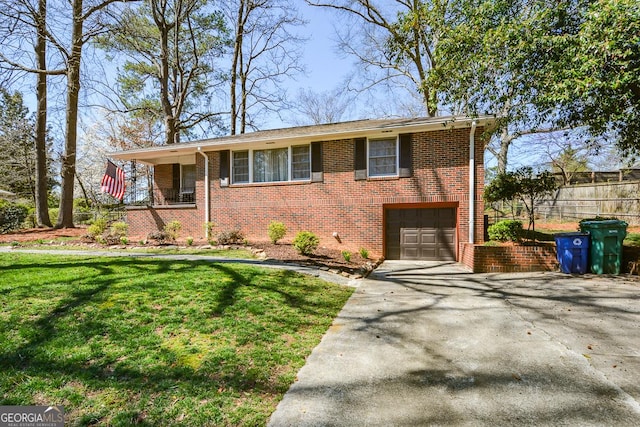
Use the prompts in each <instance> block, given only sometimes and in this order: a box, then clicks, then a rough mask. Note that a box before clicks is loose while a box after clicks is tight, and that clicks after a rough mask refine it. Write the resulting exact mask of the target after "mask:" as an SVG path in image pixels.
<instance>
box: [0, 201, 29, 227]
mask: <svg viewBox="0 0 640 427" xmlns="http://www.w3.org/2000/svg"><path fill="white" fill-rule="evenodd" d="M28 215H29V208H28V207H27V206H24V205H19V204H17V203H11V202H7V201H4V200H0V233H8V232H10V231H13V230H17V229H18V228H20V226H21V225H22V223H23V222H24V220H25V219H26V218H27V216H28Z"/></svg>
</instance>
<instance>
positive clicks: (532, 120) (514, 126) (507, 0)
mask: <svg viewBox="0 0 640 427" xmlns="http://www.w3.org/2000/svg"><path fill="white" fill-rule="evenodd" d="M566 3H567V2H564V3H563V2H556V3H555V5H554V4H552V3H550V2H546V1H544V0H515V1H514V0H459V1H458V2H457V9H458V16H459V20H458V21H457V22H456V23H455V25H451V26H449V27H448V28H447V30H446V31H443V35H442V38H441V39H440V43H439V49H438V51H437V52H436V60H437V62H438V63H439V65H440V66H439V67H438V69H437V70H435V72H434V73H432V75H431V84H432V86H433V87H436V88H437V89H438V92H439V94H440V102H441V103H443V104H445V105H458V108H460V110H462V111H464V112H466V113H467V114H469V115H478V114H495V115H497V116H498V120H497V127H496V131H495V137H494V138H493V139H492V142H491V143H490V144H489V145H488V146H487V149H488V150H489V152H491V153H492V154H493V155H494V157H495V158H496V159H497V162H498V167H497V171H498V173H505V172H506V170H507V166H508V155H509V149H510V147H511V145H512V144H513V142H514V141H515V140H517V139H518V138H521V137H522V136H525V135H531V134H535V133H541V132H552V131H555V130H557V129H558V127H557V126H556V125H553V124H552V123H551V121H552V120H551V115H552V111H550V110H549V109H547V108H542V109H541V108H539V107H538V104H537V97H538V96H539V91H540V90H544V88H539V89H536V87H537V86H536V82H535V81H533V80H532V78H531V75H532V73H533V72H535V68H536V67H537V64H536V61H535V60H534V56H535V55H534V52H535V50H536V46H539V45H540V44H542V43H544V41H545V40H546V37H548V35H549V34H551V33H552V32H553V31H554V27H555V19H554V17H556V16H557V15H558V14H559V13H561V12H562V11H565V12H566V11H567V7H568V5H567V4H566Z"/></svg>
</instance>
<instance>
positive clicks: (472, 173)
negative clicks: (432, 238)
mask: <svg viewBox="0 0 640 427" xmlns="http://www.w3.org/2000/svg"><path fill="white" fill-rule="evenodd" d="M476 126H477V122H476V121H475V120H474V121H472V122H471V133H470V134H469V243H475V237H474V235H475V232H476V227H475V224H476V222H475V217H476Z"/></svg>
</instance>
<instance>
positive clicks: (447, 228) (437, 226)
mask: <svg viewBox="0 0 640 427" xmlns="http://www.w3.org/2000/svg"><path fill="white" fill-rule="evenodd" d="M456 236H457V232H456V209H455V208H433V209H432V208H416V209H388V210H387V211H386V236H385V238H386V256H387V258H388V259H406V260H455V259H456Z"/></svg>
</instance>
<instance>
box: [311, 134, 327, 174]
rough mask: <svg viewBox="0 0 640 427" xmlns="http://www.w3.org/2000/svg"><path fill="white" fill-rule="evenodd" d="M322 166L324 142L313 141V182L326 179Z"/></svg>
mask: <svg viewBox="0 0 640 427" xmlns="http://www.w3.org/2000/svg"><path fill="white" fill-rule="evenodd" d="M323 172H324V171H323V166H322V142H312V143H311V182H322V181H323V179H324V176H323V175H324V174H323Z"/></svg>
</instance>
